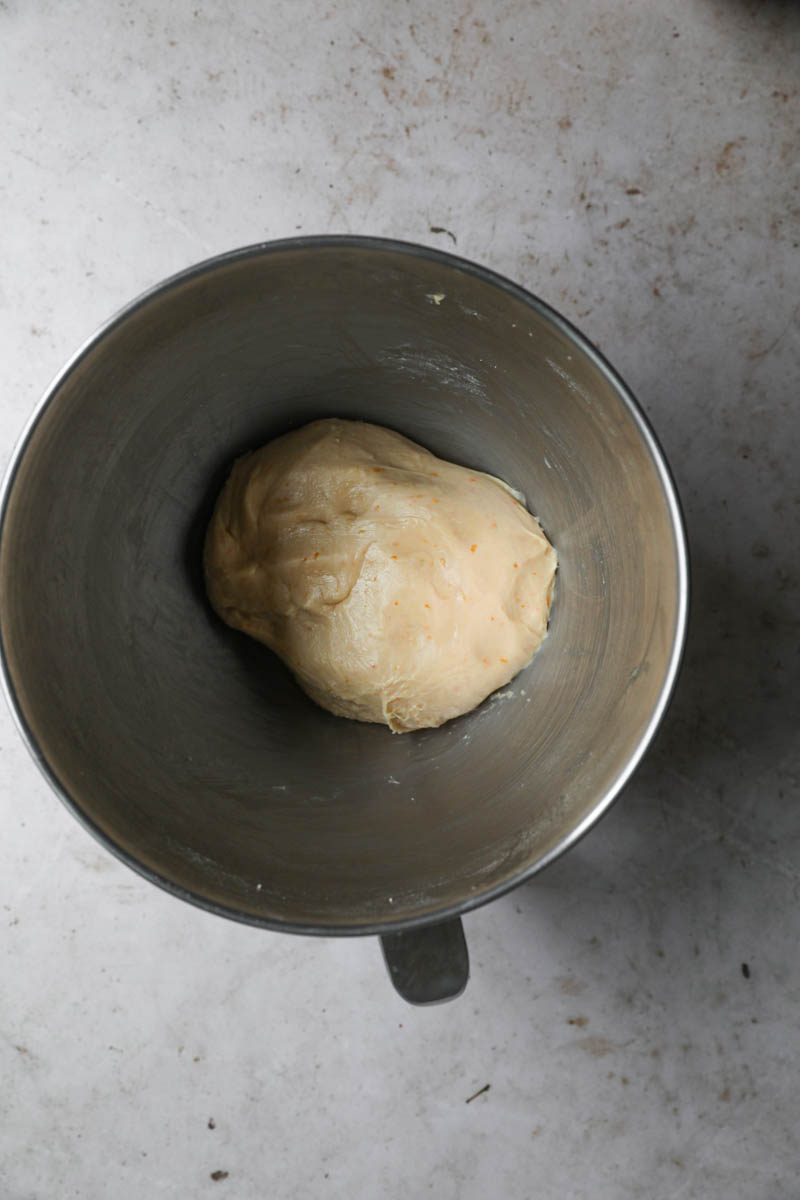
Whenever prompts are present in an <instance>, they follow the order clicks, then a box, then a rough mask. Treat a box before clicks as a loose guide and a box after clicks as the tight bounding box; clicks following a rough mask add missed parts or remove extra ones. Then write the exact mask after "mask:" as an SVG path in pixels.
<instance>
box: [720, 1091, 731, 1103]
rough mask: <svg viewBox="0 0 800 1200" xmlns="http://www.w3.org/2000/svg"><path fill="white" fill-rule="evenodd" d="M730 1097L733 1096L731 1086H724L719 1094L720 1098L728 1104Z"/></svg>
mask: <svg viewBox="0 0 800 1200" xmlns="http://www.w3.org/2000/svg"><path fill="white" fill-rule="evenodd" d="M730 1098H731V1089H730V1088H729V1087H724V1088H723V1089H722V1091H721V1092H720V1094H719V1099H720V1100H721V1101H722V1102H723V1104H727V1103H728V1101H729V1100H730Z"/></svg>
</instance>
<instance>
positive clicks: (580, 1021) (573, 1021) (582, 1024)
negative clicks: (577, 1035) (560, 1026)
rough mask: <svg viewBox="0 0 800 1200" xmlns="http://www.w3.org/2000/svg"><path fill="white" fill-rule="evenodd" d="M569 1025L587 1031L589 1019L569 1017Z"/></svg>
mask: <svg viewBox="0 0 800 1200" xmlns="http://www.w3.org/2000/svg"><path fill="white" fill-rule="evenodd" d="M567 1024H568V1025H577V1026H578V1028H579V1029H585V1028H586V1026H587V1025H588V1024H589V1018H588V1017H567Z"/></svg>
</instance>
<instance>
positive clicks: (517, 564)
mask: <svg viewBox="0 0 800 1200" xmlns="http://www.w3.org/2000/svg"><path fill="white" fill-rule="evenodd" d="M518 566H519V563H514V570H515V571H516V569H517V567H518Z"/></svg>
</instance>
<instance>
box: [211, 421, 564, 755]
mask: <svg viewBox="0 0 800 1200" xmlns="http://www.w3.org/2000/svg"><path fill="white" fill-rule="evenodd" d="M555 570H556V555H555V553H554V551H553V549H552V547H551V546H550V544H549V543H548V541H547V539H546V538H545V536H544V534H543V533H542V530H541V529H540V527H539V525H538V524H537V522H536V521H535V520H534V518H533V517H532V516H531V514H530V513H529V512H528V511H527V509H526V508H525V507H524V506H523V505H522V504H521V503H520V502H519V501H518V500H517V499H516V498H515V497H514V495H513V494H512V493H511V491H510V490H509V489H508V488H507V487H506V486H505V485H504V484H502V483H500V482H499V481H498V480H496V479H493V478H492V477H491V476H489V475H484V474H482V473H481V472H479V471H470V470H468V469H466V468H464V467H459V466H456V465H455V464H454V463H450V462H445V461H443V460H442V459H440V458H436V457H435V455H433V454H431V453H430V452H429V451H427V450H423V449H422V447H421V446H417V445H416V444H415V443H414V442H410V441H409V440H408V439H407V438H404V437H401V436H400V435H399V434H397V433H393V432H392V431H391V430H389V429H384V428H381V427H379V426H377V425H368V424H365V423H363V422H360V421H341V420H324V421H314V422H313V423H312V424H310V425H306V426H305V427H304V428H302V429H299V430H297V431H296V432H294V433H289V434H286V435H285V436H284V437H280V438H276V439H275V440H274V441H272V442H270V443H269V444H268V445H266V446H264V447H263V448H262V449H261V450H256V451H255V452H254V453H252V454H248V455H246V456H245V457H244V458H241V459H239V461H238V462H236V464H235V465H234V467H233V470H232V472H231V475H230V477H229V479H228V481H227V483H226V484H225V487H224V488H223V490H222V493H221V494H220V497H219V500H218V501H217V506H216V509H215V512H214V515H213V517H212V519H211V523H210V525H209V529H208V534H207V537H206V545H205V572H206V583H207V587H208V595H209V598H210V600H211V603H212V605H213V606H214V608H215V609H216V611H217V612H218V613H219V615H220V616H221V617H222V619H223V620H224V621H226V622H227V623H228V624H229V625H232V626H233V627H234V628H235V629H241V630H244V632H245V633H249V634H250V635H251V636H252V637H254V638H257V639H258V640H259V641H260V642H264V643H265V644H266V645H267V646H269V647H270V648H271V649H272V650H274V651H275V652H276V653H277V654H279V655H280V656H281V658H282V659H283V660H284V662H285V663H286V664H287V665H288V666H289V667H290V668H291V670H292V671H293V672H294V674H295V676H296V677H297V680H298V682H299V683H300V685H301V687H302V688H303V689H304V690H305V691H306V692H307V693H308V695H309V696H311V697H312V699H313V700H315V701H316V702H317V703H318V704H321V705H322V707H323V708H327V709H329V710H330V711H331V712H333V713H336V714H337V715H338V716H343V717H352V718H354V719H355V720H358V721H377V722H381V723H383V724H386V725H388V726H389V728H390V729H392V730H394V732H395V733H405V732H407V731H409V730H413V729H424V728H427V727H433V726H437V725H441V724H443V723H444V722H445V721H449V720H451V718H453V717H457V716H460V715H461V714H462V713H466V712H469V711H470V709H473V708H475V706H476V705H477V704H480V702H481V701H482V700H484V699H485V698H486V696H488V695H489V694H490V693H491V692H493V691H495V689H497V688H499V687H501V686H502V685H503V684H506V683H508V682H509V680H510V679H513V677H514V676H515V675H516V674H517V672H518V671H520V670H521V669H522V667H524V666H525V665H526V664H527V663H528V662H529V661H530V659H531V657H532V655H533V654H534V652H535V651H536V649H537V648H538V646H539V645H540V643H541V641H542V639H543V638H544V636H545V634H546V632H547V620H548V609H549V605H550V596H551V592H552V587H553V577H554V575H555Z"/></svg>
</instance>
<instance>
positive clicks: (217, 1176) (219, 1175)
mask: <svg viewBox="0 0 800 1200" xmlns="http://www.w3.org/2000/svg"><path fill="white" fill-rule="evenodd" d="M211 1178H212V1179H213V1180H214V1183H219V1182H220V1180H222V1179H227V1178H228V1172H227V1171H212V1172H211Z"/></svg>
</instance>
